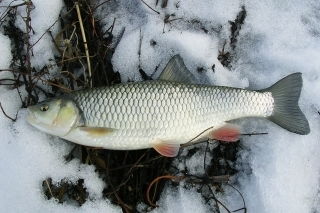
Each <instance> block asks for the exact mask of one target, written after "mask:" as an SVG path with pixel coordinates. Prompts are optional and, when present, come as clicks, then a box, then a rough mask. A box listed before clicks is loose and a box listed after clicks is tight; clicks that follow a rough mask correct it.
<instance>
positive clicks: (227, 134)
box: [208, 124, 241, 142]
mask: <svg viewBox="0 0 320 213" xmlns="http://www.w3.org/2000/svg"><path fill="white" fill-rule="evenodd" d="M240 132H241V131H240V127H239V126H237V125H234V124H226V125H224V126H222V127H220V128H219V129H215V130H213V131H211V132H210V133H209V135H208V137H209V138H210V139H216V140H221V141H228V142H235V141H237V140H238V139H239V135H240Z"/></svg>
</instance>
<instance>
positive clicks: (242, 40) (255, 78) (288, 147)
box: [0, 0, 320, 213]
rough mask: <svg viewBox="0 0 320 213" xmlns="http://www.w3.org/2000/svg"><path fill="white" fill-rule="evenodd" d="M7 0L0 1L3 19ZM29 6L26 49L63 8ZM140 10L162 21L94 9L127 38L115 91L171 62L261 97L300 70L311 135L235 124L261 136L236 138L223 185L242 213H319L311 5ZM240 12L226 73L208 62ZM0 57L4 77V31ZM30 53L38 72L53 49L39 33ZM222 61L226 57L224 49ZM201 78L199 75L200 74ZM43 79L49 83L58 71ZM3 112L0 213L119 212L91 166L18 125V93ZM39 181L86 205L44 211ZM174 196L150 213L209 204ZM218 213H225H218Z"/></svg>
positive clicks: (194, 165) (193, 163)
mask: <svg viewBox="0 0 320 213" xmlns="http://www.w3.org/2000/svg"><path fill="white" fill-rule="evenodd" d="M10 2H11V1H8V0H4V1H1V3H0V6H2V7H0V14H2V13H3V12H4V10H5V7H3V6H7V5H9V4H10ZM21 2H22V1H18V2H17V3H21ZM32 2H33V4H34V5H35V9H34V10H32V11H31V17H32V26H33V30H34V31H35V34H30V35H31V37H30V41H31V43H34V42H36V41H37V40H38V39H39V38H40V36H42V35H43V34H44V33H45V31H46V30H47V29H48V28H49V27H50V26H51V25H52V24H53V23H54V22H55V21H56V20H57V19H58V15H59V12H60V10H61V8H62V7H63V2H62V1H61V0H51V1H41V0H33V1H32ZM145 2H146V3H148V4H149V5H150V6H151V7H152V8H154V9H155V10H156V11H158V12H160V14H157V13H156V12H154V11H152V10H151V9H150V8H148V7H147V6H146V5H145V4H143V3H142V1H139V0H133V1H110V2H109V3H106V4H104V5H103V6H102V7H100V8H99V9H98V10H97V15H98V16H99V17H100V18H101V17H102V18H104V21H103V22H102V23H103V24H104V26H105V27H104V28H105V30H106V29H108V28H109V27H110V26H111V24H112V22H113V20H114V18H116V22H115V28H114V31H113V32H114V34H115V35H116V38H120V34H121V32H122V31H123V29H125V30H124V33H123V37H122V38H121V40H120V42H119V44H118V46H117V48H116V50H115V53H114V57H113V59H112V63H113V65H114V69H115V70H116V71H119V72H120V73H121V78H122V81H124V82H125V81H127V80H141V77H140V74H139V72H138V69H139V67H141V68H142V69H143V70H144V71H145V72H146V73H147V74H149V75H151V74H153V73H154V75H153V77H154V78H156V77H157V76H158V75H159V74H160V72H161V70H162V69H163V68H164V66H165V65H166V63H167V62H168V60H169V59H170V58H171V57H172V56H173V55H175V54H180V55H181V56H182V58H183V59H184V61H185V64H186V66H187V67H188V69H189V70H190V71H192V72H194V73H195V74H196V75H197V76H198V77H199V79H200V80H201V82H210V83H211V84H215V85H225V86H233V87H242V88H250V89H262V88H265V87H268V86H270V85H272V84H273V83H275V82H276V81H278V80H279V79H281V78H282V77H284V76H286V75H288V74H291V73H293V72H302V76H303V80H304V86H303V90H302V93H301V99H300V107H301V109H302V111H303V112H304V113H305V115H306V117H307V118H308V121H309V123H310V127H311V133H310V134H309V135H306V136H300V135H296V134H294V133H290V132H288V131H286V130H284V129H282V128H280V127H278V126H276V125H274V124H272V123H271V122H269V121H266V120H262V119H243V120H239V121H237V123H238V124H241V126H242V127H243V129H244V130H245V131H246V132H268V135H259V136H250V137H249V136H243V137H242V140H241V149H240V150H239V151H238V159H237V162H236V165H235V167H236V168H237V169H238V170H239V173H238V174H236V175H234V176H233V177H232V178H231V183H232V184H233V185H234V186H235V187H237V188H238V189H239V190H240V192H241V193H242V195H243V196H244V199H245V202H246V207H247V211H248V212H261V213H263V212H266V213H267V212H273V213H277V212H279V213H282V212H291V213H301V212H310V213H311V212H320V193H319V190H320V187H319V183H320V181H319V180H320V178H319V177H320V176H319V173H320V166H319V162H320V115H319V114H318V111H320V95H319V91H320V57H319V55H320V24H319V23H320V16H319V10H320V6H319V5H320V1H317V0H306V1H289V0H284V1H271V0H269V1H258V0H254V1H243V0H242V1H240V0H238V1H223V0H215V1H210V0H202V1H199V2H198V1H192V0H184V1H178V0H172V1H171V0H169V1H168V5H167V7H166V8H161V6H160V3H159V5H158V6H156V5H155V1H145ZM159 2H161V1H159ZM242 5H244V6H245V8H246V10H247V17H246V19H245V23H244V25H242V29H241V30H240V35H239V37H238V42H237V47H236V49H235V54H234V58H235V59H234V60H233V61H232V68H231V70H229V69H227V68H225V67H223V66H222V65H221V64H220V62H219V61H218V59H217V57H218V54H219V50H220V51H221V50H222V47H223V43H224V41H225V40H229V36H230V32H229V29H230V25H229V23H228V21H229V20H230V21H233V20H235V18H236V16H237V13H238V12H239V11H240V10H241V6H242ZM25 11H26V10H25V8H23V7H21V8H20V9H19V12H20V13H21V15H22V16H24V15H25ZM173 14H174V15H173ZM166 15H171V16H170V17H169V18H168V20H172V21H170V22H168V23H166V24H164V22H163V20H164V18H165V17H166ZM0 16H1V15H0ZM17 26H19V27H20V28H21V30H23V31H25V24H24V22H23V21H22V20H21V17H18V18H17ZM59 27H60V26H59V24H58V23H57V24H56V25H54V27H53V28H52V29H51V30H52V33H53V35H56V34H57V33H58V31H59ZM204 28H205V29H206V30H208V31H207V32H205V31H204V30H203V29H204ZM140 42H141V46H140ZM0 51H1V57H0V69H8V68H9V65H10V61H11V59H12V55H11V46H10V40H9V39H8V38H7V37H6V36H5V35H4V31H3V29H0ZM33 51H34V56H33V57H32V64H33V66H35V67H36V68H37V69H39V68H42V67H43V66H44V65H45V64H50V63H52V62H50V59H52V58H53V57H54V54H55V47H54V44H53V43H52V39H51V37H50V36H49V35H48V34H45V35H44V36H43V38H42V39H41V40H40V41H39V42H38V43H37V44H36V45H35V46H34V48H33ZM139 51H140V58H139V55H138V53H139ZM225 51H230V47H229V46H228V45H227V46H226V49H225ZM213 64H214V65H215V70H214V71H213V70H212V68H211V67H212V65H213ZM156 67H158V68H157V69H156ZM198 68H203V69H204V71H202V72H201V73H198V72H197V69H198ZM50 72H51V73H52V74H54V73H55V72H57V68H54V67H53V69H51V70H50ZM11 77H12V74H11V73H9V72H0V79H4V78H11ZM18 89H19V92H20V95H21V97H22V98H24V97H26V92H25V90H24V87H20V88H18ZM0 102H1V104H2V106H3V108H4V110H5V112H6V114H7V115H9V116H11V117H15V114H16V112H17V111H18V117H17V121H16V122H12V121H11V120H9V119H8V118H6V117H5V116H4V114H3V113H2V112H0V156H1V160H2V161H1V164H0V180H1V181H0V212H121V209H120V208H119V207H116V206H114V205H112V204H110V202H109V201H108V200H105V199H103V198H102V190H103V188H104V187H105V185H104V182H103V181H102V180H101V179H100V178H99V177H98V175H97V174H96V173H95V171H94V167H93V166H89V165H85V164H81V163H80V162H79V161H78V160H76V159H75V160H72V161H71V162H66V161H65V160H64V156H65V155H67V154H68V153H69V151H70V149H71V148H72V146H71V145H70V143H68V142H65V141H63V140H61V139H59V138H57V137H53V136H49V135H46V134H44V133H42V132H39V131H38V130H36V129H34V128H33V127H32V126H30V125H29V124H27V122H26V121H25V116H26V114H27V112H26V111H25V109H21V100H20V97H19V93H18V90H17V89H12V88H11V87H9V86H3V85H0ZM184 155H186V151H182V152H181V157H183V156H184ZM181 157H179V159H181ZM208 158H210V156H208ZM202 159H203V154H202V153H196V154H195V155H194V157H193V158H191V159H189V160H187V161H181V162H179V160H178V159H176V160H175V162H174V163H175V164H176V166H177V167H179V168H183V167H184V166H185V165H186V166H188V167H189V168H190V171H192V172H195V173H201V171H202V170H201V168H202V167H203V160H202ZM48 177H51V178H52V181H53V182H54V183H57V184H58V183H60V182H61V181H69V182H74V181H76V180H78V179H79V178H82V179H84V184H85V187H86V188H87V191H88V193H89V197H90V200H89V201H87V202H86V203H85V204H84V205H83V206H81V207H76V206H74V205H73V204H72V203H64V204H58V203H57V202H56V201H55V200H49V201H48V200H47V199H46V197H45V195H44V193H43V190H42V181H43V180H44V179H46V178H48ZM183 186H184V183H181V185H180V186H179V187H172V186H168V187H167V188H166V189H165V191H164V192H163V194H162V196H161V199H160V200H159V201H158V203H157V204H158V205H159V208H157V209H154V210H153V211H152V212H192V213H194V212H208V210H209V206H208V205H207V204H205V202H204V200H203V199H202V197H201V195H200V194H199V193H198V192H197V191H196V190H195V189H193V188H192V187H186V188H184V187H183ZM223 190H224V192H225V193H219V194H217V195H216V196H217V198H218V199H219V200H220V201H222V202H223V203H224V204H225V205H226V206H227V207H228V208H229V209H230V210H236V209H239V208H241V207H242V205H243V204H242V200H241V197H240V196H239V194H238V193H236V192H235V191H234V190H233V189H232V188H231V187H229V186H227V185H225V186H224V188H223ZM142 205H143V204H142ZM141 209H144V208H141ZM221 212H226V211H225V210H223V208H221ZM240 212H241V211H240Z"/></svg>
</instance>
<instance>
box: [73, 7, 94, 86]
mask: <svg viewBox="0 0 320 213" xmlns="http://www.w3.org/2000/svg"><path fill="white" fill-rule="evenodd" d="M75 5H76V9H77V14H78V19H79V23H80V30H81V35H82V39H83V45H84V50H85V52H86V58H87V64H88V72H89V79H90V87H92V79H91V63H90V57H89V50H88V44H87V39H86V35H85V33H84V28H83V22H82V18H81V14H80V8H79V3H78V2H76V3H75Z"/></svg>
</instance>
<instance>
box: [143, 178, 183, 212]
mask: <svg viewBox="0 0 320 213" xmlns="http://www.w3.org/2000/svg"><path fill="white" fill-rule="evenodd" d="M161 179H171V180H178V181H181V180H183V179H185V177H183V176H182V177H176V176H173V175H163V176H160V177H157V178H156V179H154V180H153V181H152V182H151V183H150V185H149V186H148V189H147V192H146V196H147V201H148V203H149V205H150V206H152V207H155V208H156V207H158V205H156V204H154V203H153V202H152V201H151V200H150V189H151V187H152V186H153V184H154V183H156V182H158V181H159V180H161Z"/></svg>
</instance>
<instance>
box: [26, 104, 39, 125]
mask: <svg viewBox="0 0 320 213" xmlns="http://www.w3.org/2000/svg"><path fill="white" fill-rule="evenodd" d="M27 112H28V113H29V115H27V116H26V120H27V121H28V122H29V123H30V124H35V123H39V121H38V120H37V118H36V116H35V115H34V113H33V112H32V111H31V110H30V109H29V107H28V108H27Z"/></svg>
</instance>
